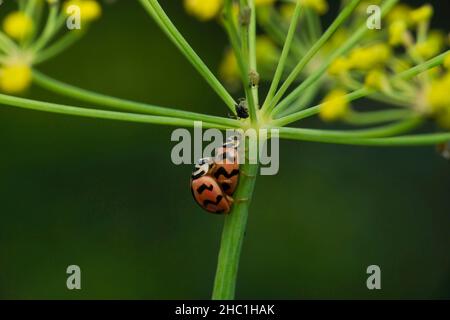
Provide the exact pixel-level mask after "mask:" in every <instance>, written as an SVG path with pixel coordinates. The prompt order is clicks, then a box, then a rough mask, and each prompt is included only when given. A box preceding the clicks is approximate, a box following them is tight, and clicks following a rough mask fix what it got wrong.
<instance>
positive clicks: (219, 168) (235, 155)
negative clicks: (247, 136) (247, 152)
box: [211, 137, 240, 196]
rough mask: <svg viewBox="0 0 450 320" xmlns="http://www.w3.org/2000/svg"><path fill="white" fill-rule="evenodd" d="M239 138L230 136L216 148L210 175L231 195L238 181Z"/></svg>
mask: <svg viewBox="0 0 450 320" xmlns="http://www.w3.org/2000/svg"><path fill="white" fill-rule="evenodd" d="M238 146H239V140H237V138H236V137H231V138H230V139H228V142H227V143H225V144H224V145H223V146H222V147H220V148H218V149H217V152H216V158H215V161H214V165H213V166H212V170H211V175H212V176H213V177H214V178H215V179H216V181H217V182H218V183H219V185H220V186H221V188H222V190H223V191H224V192H225V193H226V194H228V195H229V196H232V195H233V193H234V191H236V188H237V185H238V182H239V172H240V171H239V152H238V149H237V148H238Z"/></svg>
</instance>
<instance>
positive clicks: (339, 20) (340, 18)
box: [267, 0, 361, 111]
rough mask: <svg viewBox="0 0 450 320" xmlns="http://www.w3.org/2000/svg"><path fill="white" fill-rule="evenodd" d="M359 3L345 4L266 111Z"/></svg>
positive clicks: (280, 96)
mask: <svg viewBox="0 0 450 320" xmlns="http://www.w3.org/2000/svg"><path fill="white" fill-rule="evenodd" d="M360 2H361V0H352V1H351V2H350V3H349V4H347V5H346V6H345V8H344V10H342V11H341V13H340V14H339V15H338V16H337V18H336V19H335V20H334V22H333V23H332V24H331V25H330V27H328V29H327V30H326V31H325V33H324V34H322V36H321V37H320V39H319V40H318V41H317V42H316V43H315V44H314V45H313V47H312V48H311V49H310V50H308V52H307V53H306V55H305V56H304V57H303V58H302V59H301V60H300V61H299V63H298V64H297V66H296V67H295V68H294V70H292V72H291V73H290V75H289V76H288V78H287V79H286V80H285V81H284V83H283V84H282V85H281V87H280V89H279V90H278V92H277V93H276V94H275V97H274V98H273V99H272V100H271V101H270V103H269V104H268V107H267V110H268V111H271V110H272V109H273V108H274V107H275V106H276V104H277V103H278V102H279V101H280V100H281V99H282V97H283V96H284V94H285V93H286V91H287V90H288V89H289V87H290V86H291V85H292V83H294V82H295V80H296V79H297V77H298V76H299V74H300V73H301V72H302V71H303V70H304V68H305V67H306V65H307V64H308V63H309V62H310V61H311V59H312V58H314V56H315V55H316V54H317V52H318V51H319V50H320V49H321V48H322V47H323V46H324V45H325V43H326V42H327V41H328V40H329V39H330V38H331V36H332V35H333V34H334V33H335V32H336V30H337V29H338V28H339V27H340V26H341V25H342V24H343V23H344V22H345V21H346V20H347V18H348V17H349V16H350V15H351V14H352V12H353V11H354V10H355V8H356V7H357V5H358V4H359V3H360Z"/></svg>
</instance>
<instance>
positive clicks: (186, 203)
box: [0, 1, 450, 299]
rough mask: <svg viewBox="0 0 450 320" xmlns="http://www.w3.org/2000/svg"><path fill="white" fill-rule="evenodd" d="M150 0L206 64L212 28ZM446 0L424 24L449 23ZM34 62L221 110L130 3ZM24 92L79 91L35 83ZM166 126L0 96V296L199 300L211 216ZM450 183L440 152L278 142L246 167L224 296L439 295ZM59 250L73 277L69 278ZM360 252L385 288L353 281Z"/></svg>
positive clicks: (212, 239) (74, 78) (66, 76)
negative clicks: (248, 196) (264, 171)
mask: <svg viewBox="0 0 450 320" xmlns="http://www.w3.org/2000/svg"><path fill="white" fill-rule="evenodd" d="M7 2H8V1H7ZM407 2H409V3H413V1H407ZM418 2H420V1H416V2H414V3H418ZM437 2H438V1H434V3H437ZM162 3H163V4H164V6H165V8H167V10H168V12H169V14H170V16H171V17H173V20H174V21H175V23H176V24H177V26H179V27H180V29H181V30H182V31H183V34H185V35H186V38H187V39H188V40H189V41H190V43H191V44H192V46H193V47H194V48H195V49H196V50H197V51H198V53H199V54H200V56H201V57H203V58H204V60H205V61H206V63H207V64H208V65H209V66H211V68H214V69H215V70H216V69H217V66H218V64H219V62H220V59H221V56H222V53H223V50H224V48H225V47H226V43H227V41H226V38H225V35H224V33H223V32H222V30H221V29H220V27H219V26H218V25H217V24H216V23H214V22H211V23H206V24H205V23H199V22H197V21H196V20H194V19H192V18H191V17H188V16H187V15H186V14H185V13H184V12H183V10H182V6H181V1H162ZM8 5H9V4H6V6H5V5H4V6H3V7H0V11H2V10H6V8H7V6H8ZM445 5H448V3H445V4H442V1H440V4H438V5H437V8H438V10H437V11H438V12H437V16H438V18H437V25H438V26H439V27H441V28H444V29H446V30H447V31H448V30H449V23H448V17H446V16H445V12H446V10H445V7H444V6H445ZM447 12H448V11H447ZM3 14H4V12H0V15H2V16H3ZM39 70H41V71H43V72H45V73H47V74H49V75H51V76H53V77H55V78H57V79H60V80H63V81H67V82H69V83H72V84H75V85H79V86H82V87H84V88H87V89H92V90H95V91H98V92H102V93H107V94H111V95H115V96H118V97H124V98H129V99H133V100H140V101H145V102H150V103H154V104H158V105H163V106H174V107H178V108H184V109H187V110H192V111H197V112H205V113H210V114H215V115H226V113H227V111H226V108H225V107H224V106H223V104H222V103H221V101H220V100H219V99H218V98H217V97H216V96H215V94H214V93H213V92H212V91H211V90H210V89H209V87H208V86H207V84H206V83H205V82H204V81H203V80H202V78H201V77H199V76H198V75H197V74H196V72H195V70H194V69H193V68H192V67H191V66H190V65H189V63H188V62H187V61H186V60H185V59H184V57H183V56H182V55H181V54H179V53H178V51H176V50H175V49H174V47H173V45H172V44H171V43H170V42H169V41H168V40H167V39H166V38H165V36H164V35H163V34H162V33H161V32H160V31H159V30H158V29H157V27H156V26H155V24H154V23H153V21H152V20H151V19H150V18H149V17H148V16H147V15H146V14H145V13H144V11H143V10H142V9H141V7H140V6H139V5H138V3H137V2H136V1H117V2H116V3H115V4H113V5H109V6H107V7H106V8H105V10H104V15H103V18H102V19H101V20H100V21H98V22H97V23H95V24H94V25H93V27H92V29H91V30H90V32H89V33H88V34H87V36H86V37H85V38H84V39H83V40H82V41H81V42H79V43H78V44H77V45H75V46H74V47H72V48H71V49H70V50H69V51H66V52H65V53H64V54H62V55H60V56H59V57H57V58H55V59H53V60H52V61H50V62H48V63H46V64H45V65H42V66H40V67H39ZM27 96H28V97H32V98H35V99H42V100H46V101H54V102H63V103H73V104H81V105H82V103H78V102H76V101H71V100H68V99H65V98H62V97H59V96H56V95H55V94H52V93H49V92H45V91H43V90H40V89H38V88H36V87H33V88H32V89H31V90H30V92H28V93H27ZM315 124H316V123H315V121H314V120H313V121H311V122H309V123H308V122H307V123H306V125H308V126H309V125H315ZM171 131H172V129H171V128H164V127H156V126H152V125H144V124H133V123H118V122H113V121H106V120H95V119H82V118H74V117H68V116H62V115H54V114H45V113H39V112H33V111H26V110H19V109H15V108H10V107H6V106H0V146H1V148H0V150H1V151H0V200H1V201H0V217H1V222H0V298H3V299H30V298H39V299H55V298H56V299H72V298H73V299H80V298H88V299H91V298H99V299H104V298H114V299H119V298H120V299H208V298H209V297H210V293H211V288H212V284H213V278H214V272H215V267H216V258H217V253H218V248H219V240H220V235H221V227H222V224H223V217H221V216H214V215H208V214H206V213H204V212H203V211H201V210H200V209H199V208H198V206H197V205H196V204H195V203H194V201H193V200H192V197H191V193H190V190H189V188H188V183H189V176H190V171H191V167H190V166H175V165H173V164H172V162H171V160H170V151H171V148H172V146H173V143H171V142H170V134H171ZM449 191H450V163H448V162H446V161H445V160H443V159H441V158H440V157H438V156H437V155H436V153H435V152H434V150H433V148H411V149H408V148H397V149H389V148H375V149H371V148H364V147H347V146H334V145H322V144H312V143H295V142H283V143H282V145H281V167H280V172H279V174H278V175H276V176H265V177H259V178H258V182H257V186H256V192H255V197H254V201H253V203H252V208H251V215H250V220H249V225H248V231H247V236H246V240H245V243H244V248H243V252H242V259H241V267H240V272H239V281H238V287H237V298H242V299H246V298H251V299H253V298H254V299H260V298H261V299H306V298H369V299H380V298H389V299H390V298H397V299H398V298H450V232H449V230H450V228H449V227H450V202H449ZM71 264H76V265H79V266H80V267H81V270H82V290H79V291H76V290H75V291H69V290H67V288H66V278H67V275H66V268H67V266H68V265H71ZM371 264H376V265H379V266H380V267H381V270H382V290H378V291H369V290H368V289H367V288H366V279H367V274H366V268H367V266H369V265H371Z"/></svg>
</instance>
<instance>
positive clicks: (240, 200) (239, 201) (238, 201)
mask: <svg viewBox="0 0 450 320" xmlns="http://www.w3.org/2000/svg"><path fill="white" fill-rule="evenodd" d="M243 202H248V198H242V199H236V203H243Z"/></svg>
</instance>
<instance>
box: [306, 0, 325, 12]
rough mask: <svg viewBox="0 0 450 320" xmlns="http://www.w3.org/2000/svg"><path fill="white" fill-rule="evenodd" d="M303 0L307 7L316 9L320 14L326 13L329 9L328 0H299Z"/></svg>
mask: <svg viewBox="0 0 450 320" xmlns="http://www.w3.org/2000/svg"><path fill="white" fill-rule="evenodd" d="M299 1H302V2H303V5H304V6H305V7H306V8H310V9H312V10H314V11H316V12H317V13H318V14H325V13H327V11H328V3H327V1H326V0H299Z"/></svg>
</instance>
